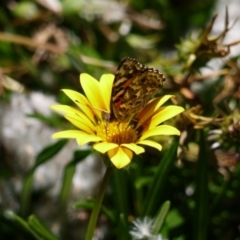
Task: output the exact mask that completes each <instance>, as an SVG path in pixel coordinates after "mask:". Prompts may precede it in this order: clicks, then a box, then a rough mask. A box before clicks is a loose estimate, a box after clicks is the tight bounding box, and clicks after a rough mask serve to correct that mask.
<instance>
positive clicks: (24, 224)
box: [6, 211, 45, 240]
mask: <svg viewBox="0 0 240 240" xmlns="http://www.w3.org/2000/svg"><path fill="white" fill-rule="evenodd" d="M6 216H7V217H8V218H10V219H11V220H13V221H16V222H17V223H18V224H19V225H21V226H22V227H23V228H24V229H25V230H27V231H28V232H30V233H31V234H32V235H33V236H34V237H35V238H36V239H37V240H45V239H44V238H41V237H40V236H39V235H38V234H37V233H36V232H35V231H34V230H33V229H31V227H30V226H29V224H28V222H26V221H25V220H24V219H22V218H21V217H19V216H18V215H17V214H15V213H14V212H12V211H6Z"/></svg>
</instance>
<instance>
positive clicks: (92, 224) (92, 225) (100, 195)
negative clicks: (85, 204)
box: [85, 167, 113, 240]
mask: <svg viewBox="0 0 240 240" xmlns="http://www.w3.org/2000/svg"><path fill="white" fill-rule="evenodd" d="M112 170H113V168H112V167H107V169H106V172H105V174H104V177H103V180H102V183H101V186H100V189H99V192H98V195H97V198H96V202H95V206H94V208H93V211H92V214H91V217H90V221H89V224H88V229H87V234H86V238H85V239H86V240H92V239H93V233H94V229H95V226H96V223H97V219H98V214H99V211H100V207H101V204H102V200H103V196H104V193H105V190H106V187H107V183H108V180H109V177H110V174H111V172H112Z"/></svg>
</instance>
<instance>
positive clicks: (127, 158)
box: [108, 147, 133, 168]
mask: <svg viewBox="0 0 240 240" xmlns="http://www.w3.org/2000/svg"><path fill="white" fill-rule="evenodd" d="M108 156H109V158H110V160H111V162H112V163H113V165H114V166H115V167H116V168H123V167H125V166H127V165H128V164H129V163H130V162H131V160H132V156H133V153H132V151H131V150H129V149H127V148H124V147H117V148H115V149H113V150H110V151H109V152H108Z"/></svg>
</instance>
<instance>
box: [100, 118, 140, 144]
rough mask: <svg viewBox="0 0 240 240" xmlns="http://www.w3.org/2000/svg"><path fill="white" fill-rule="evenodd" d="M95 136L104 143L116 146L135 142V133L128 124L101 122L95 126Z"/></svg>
mask: <svg viewBox="0 0 240 240" xmlns="http://www.w3.org/2000/svg"><path fill="white" fill-rule="evenodd" d="M97 135H98V136H99V137H101V138H102V139H103V141H106V142H112V143H117V144H122V143H134V142H135V141H136V140H137V132H136V130H135V129H134V127H133V126H132V125H129V124H128V123H119V122H107V121H101V122H100V123H99V125H98V126H97Z"/></svg>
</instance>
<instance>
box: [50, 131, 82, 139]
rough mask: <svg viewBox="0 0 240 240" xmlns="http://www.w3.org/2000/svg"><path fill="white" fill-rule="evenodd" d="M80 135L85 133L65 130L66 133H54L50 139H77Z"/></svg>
mask: <svg viewBox="0 0 240 240" xmlns="http://www.w3.org/2000/svg"><path fill="white" fill-rule="evenodd" d="M82 134H85V133H84V132H83V131H79V130H66V131H61V132H57V133H54V134H53V135H52V138H53V139H55V138H78V137H79V136H81V135H82Z"/></svg>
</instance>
